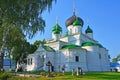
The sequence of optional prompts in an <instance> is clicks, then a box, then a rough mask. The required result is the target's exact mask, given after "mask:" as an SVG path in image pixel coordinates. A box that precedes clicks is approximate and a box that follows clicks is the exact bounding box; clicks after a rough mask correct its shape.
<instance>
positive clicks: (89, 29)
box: [85, 25, 93, 33]
mask: <svg viewBox="0 0 120 80" xmlns="http://www.w3.org/2000/svg"><path fill="white" fill-rule="evenodd" d="M85 33H93V31H92V29H91V28H90V27H89V25H88V28H87V29H86V30H85Z"/></svg>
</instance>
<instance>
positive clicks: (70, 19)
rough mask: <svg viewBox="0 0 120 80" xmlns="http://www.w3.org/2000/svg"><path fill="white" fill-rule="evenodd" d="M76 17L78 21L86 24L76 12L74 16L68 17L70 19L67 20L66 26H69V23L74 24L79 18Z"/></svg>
mask: <svg viewBox="0 0 120 80" xmlns="http://www.w3.org/2000/svg"><path fill="white" fill-rule="evenodd" d="M76 18H77V19H78V21H77V22H79V23H80V24H81V26H83V24H84V22H83V20H82V19H81V18H80V17H77V16H76V15H75V14H74V15H73V16H72V17H70V18H68V19H67V20H66V27H68V26H69V25H72V24H73V22H74V21H76V20H77V19H76Z"/></svg>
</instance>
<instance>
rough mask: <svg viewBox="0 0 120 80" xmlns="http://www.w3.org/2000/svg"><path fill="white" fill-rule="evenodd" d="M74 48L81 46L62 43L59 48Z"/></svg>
mask: <svg viewBox="0 0 120 80" xmlns="http://www.w3.org/2000/svg"><path fill="white" fill-rule="evenodd" d="M74 48H81V47H80V46H78V45H74V44H71V45H64V46H62V48H61V49H74Z"/></svg>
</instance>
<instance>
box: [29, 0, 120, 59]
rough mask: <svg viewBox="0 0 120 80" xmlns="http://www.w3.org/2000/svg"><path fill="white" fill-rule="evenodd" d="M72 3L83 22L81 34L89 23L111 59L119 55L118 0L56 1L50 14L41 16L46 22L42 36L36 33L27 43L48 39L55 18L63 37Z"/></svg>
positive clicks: (46, 12)
mask: <svg viewBox="0 0 120 80" xmlns="http://www.w3.org/2000/svg"><path fill="white" fill-rule="evenodd" d="M73 3H74V4H75V8H76V11H77V14H78V16H79V17H81V18H82V19H83V20H84V26H83V30H82V32H83V33H84V31H85V29H86V28H87V25H88V23H89V24H90V27H91V28H92V30H93V32H94V35H93V36H94V39H95V40H97V41H99V43H101V44H102V45H103V46H104V47H106V48H107V49H108V50H109V54H110V55H111V58H113V57H116V55H118V54H119V53H120V0H57V3H56V4H55V3H53V5H52V10H51V12H50V13H49V12H48V11H45V12H44V13H43V15H42V16H43V19H44V20H45V21H46V27H45V32H44V34H40V33H37V34H36V36H35V37H34V38H33V39H30V40H28V41H29V42H31V43H33V42H34V41H36V40H43V39H50V38H51V35H52V34H51V33H52V27H53V26H54V25H55V23H56V16H57V17H58V24H59V25H60V26H61V27H62V30H63V35H64V34H65V32H66V31H67V29H66V26H65V21H66V20H67V19H68V18H69V17H71V16H72V15H73Z"/></svg>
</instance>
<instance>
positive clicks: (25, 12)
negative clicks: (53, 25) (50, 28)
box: [0, 0, 56, 69]
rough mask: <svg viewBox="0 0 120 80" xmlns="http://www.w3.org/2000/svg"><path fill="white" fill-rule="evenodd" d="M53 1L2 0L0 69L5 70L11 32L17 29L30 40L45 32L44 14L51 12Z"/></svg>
mask: <svg viewBox="0 0 120 80" xmlns="http://www.w3.org/2000/svg"><path fill="white" fill-rule="evenodd" d="M53 1H56V0H23V1H21V0H0V33H1V36H0V40H1V44H0V48H1V49H0V57H1V58H0V62H1V64H0V69H2V68H3V56H4V49H5V47H6V42H7V37H8V36H7V35H8V34H9V32H10V30H11V29H12V28H15V27H16V28H17V29H19V30H21V31H22V33H24V34H25V36H28V37H29V38H33V37H34V35H35V34H36V33H37V32H38V31H40V32H44V27H45V21H44V20H43V18H42V13H43V12H44V11H45V10H46V9H48V11H50V9H51V5H52V2H53ZM14 48H15V47H14Z"/></svg>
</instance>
